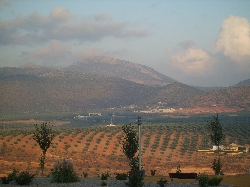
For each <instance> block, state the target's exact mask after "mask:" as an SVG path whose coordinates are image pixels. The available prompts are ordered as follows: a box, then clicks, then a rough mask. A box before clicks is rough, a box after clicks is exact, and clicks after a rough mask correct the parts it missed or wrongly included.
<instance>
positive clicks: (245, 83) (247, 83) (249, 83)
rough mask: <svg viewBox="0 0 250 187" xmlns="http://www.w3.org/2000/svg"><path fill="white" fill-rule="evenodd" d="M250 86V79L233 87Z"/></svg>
mask: <svg viewBox="0 0 250 187" xmlns="http://www.w3.org/2000/svg"><path fill="white" fill-rule="evenodd" d="M247 85H250V79H247V80H243V81H240V82H239V83H238V84H236V85H234V86H233V87H242V86H247Z"/></svg>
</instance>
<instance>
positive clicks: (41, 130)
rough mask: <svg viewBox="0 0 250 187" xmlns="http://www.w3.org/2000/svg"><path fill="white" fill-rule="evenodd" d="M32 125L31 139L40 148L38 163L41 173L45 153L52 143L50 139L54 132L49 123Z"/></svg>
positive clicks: (53, 136)
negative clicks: (33, 127) (33, 130)
mask: <svg viewBox="0 0 250 187" xmlns="http://www.w3.org/2000/svg"><path fill="white" fill-rule="evenodd" d="M34 126H35V132H34V134H33V139H34V140H35V141H36V142H37V143H38V144H39V146H40V148H41V149H42V155H41V157H40V164H39V165H40V168H41V170H42V174H43V171H44V165H45V155H46V153H47V150H48V149H49V147H50V145H51V143H52V140H53V139H54V138H55V134H54V133H53V132H52V127H51V126H50V125H49V123H42V124H41V125H37V124H35V125H34Z"/></svg>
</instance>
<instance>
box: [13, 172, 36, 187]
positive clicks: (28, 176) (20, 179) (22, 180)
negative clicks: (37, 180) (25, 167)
mask: <svg viewBox="0 0 250 187" xmlns="http://www.w3.org/2000/svg"><path fill="white" fill-rule="evenodd" d="M34 177H35V174H32V173H29V172H28V171H23V172H21V173H17V175H16V177H15V178H14V180H15V181H16V183H17V184H19V185H20V186H22V185H29V184H30V183H31V182H32V181H33V179H34Z"/></svg>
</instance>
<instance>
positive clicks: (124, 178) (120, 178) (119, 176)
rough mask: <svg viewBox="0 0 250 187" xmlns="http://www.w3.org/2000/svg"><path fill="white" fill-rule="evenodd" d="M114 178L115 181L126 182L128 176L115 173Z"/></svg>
mask: <svg viewBox="0 0 250 187" xmlns="http://www.w3.org/2000/svg"><path fill="white" fill-rule="evenodd" d="M115 178H116V179H117V180H127V178H128V174H127V173H117V174H116V176H115Z"/></svg>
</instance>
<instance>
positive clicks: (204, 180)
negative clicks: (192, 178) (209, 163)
mask: <svg viewBox="0 0 250 187" xmlns="http://www.w3.org/2000/svg"><path fill="white" fill-rule="evenodd" d="M208 179H209V178H208V175H207V174H206V173H199V175H198V177H197V180H198V184H199V187H206V186H207V184H208Z"/></svg>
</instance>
